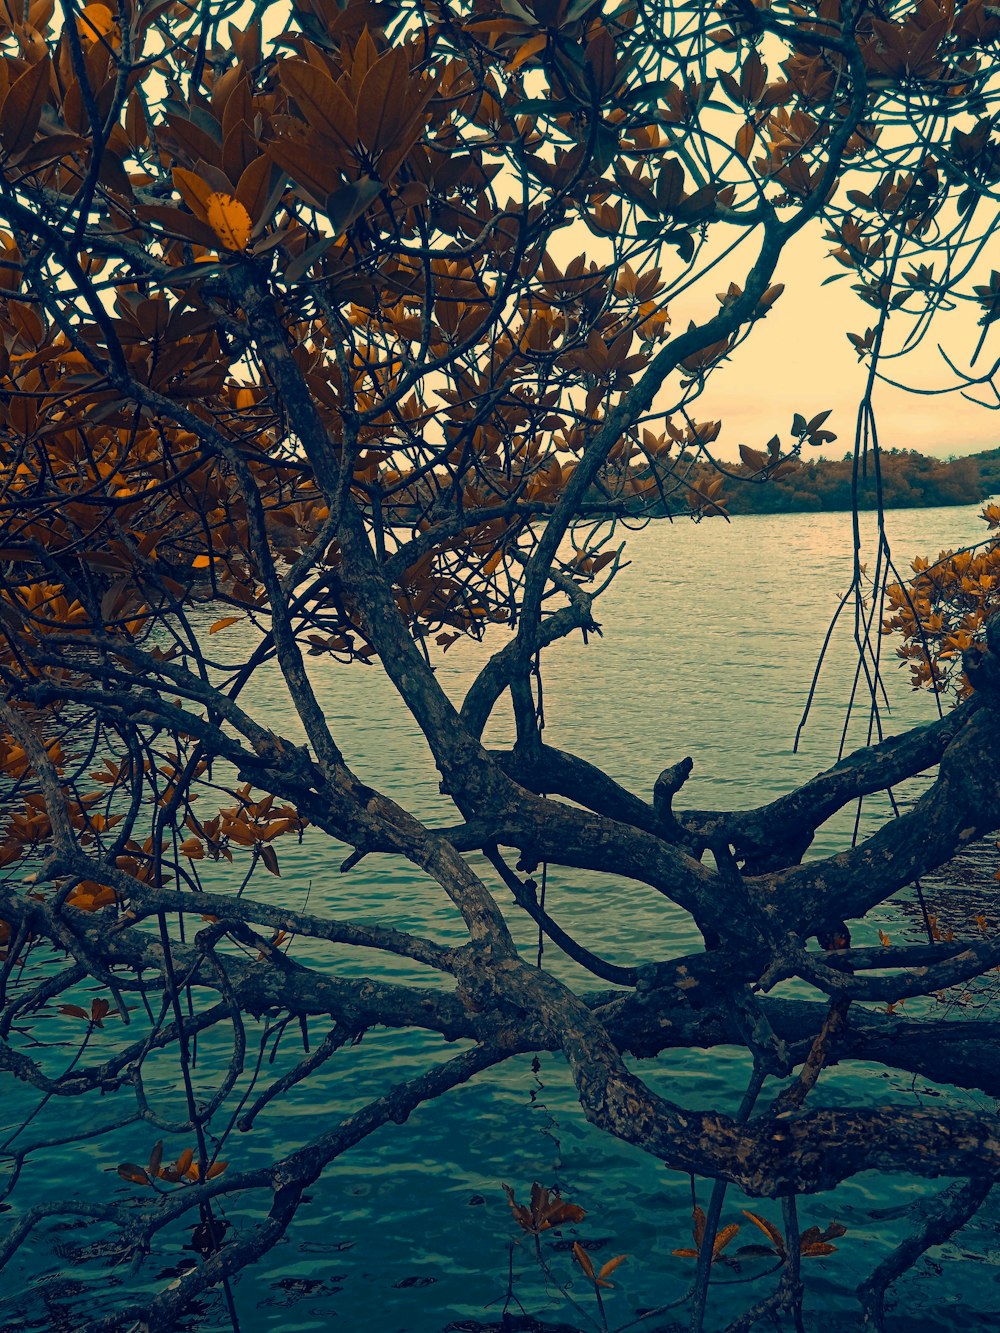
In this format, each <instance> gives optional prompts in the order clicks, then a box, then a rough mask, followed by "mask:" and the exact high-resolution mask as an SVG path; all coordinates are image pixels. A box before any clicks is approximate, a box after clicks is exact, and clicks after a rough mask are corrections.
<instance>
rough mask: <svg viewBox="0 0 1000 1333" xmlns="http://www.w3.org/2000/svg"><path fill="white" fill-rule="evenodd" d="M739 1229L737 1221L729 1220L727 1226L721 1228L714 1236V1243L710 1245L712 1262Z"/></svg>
mask: <svg viewBox="0 0 1000 1333" xmlns="http://www.w3.org/2000/svg"><path fill="white" fill-rule="evenodd" d="M739 1229H740V1225H739V1223H738V1222H730V1223H729V1225H728V1226H727V1227H723V1228H722V1230H721V1231H720V1232H719V1234H718V1235H717V1236H716V1238H715V1244H714V1245H713V1246H712V1261H713V1263H714V1261H715V1260H716V1259H717V1258H718V1256H719V1255H720V1254H721V1253H722V1251H723V1250H724V1249H725V1248H726V1246H727V1245H728V1244H729V1242H730V1241H731V1240H732V1238H733V1237H734V1236H735V1235H736V1233H737V1232H738V1231H739Z"/></svg>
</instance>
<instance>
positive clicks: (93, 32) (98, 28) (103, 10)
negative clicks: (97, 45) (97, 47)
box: [76, 4, 117, 45]
mask: <svg viewBox="0 0 1000 1333" xmlns="http://www.w3.org/2000/svg"><path fill="white" fill-rule="evenodd" d="M114 28H115V16H114V15H113V14H112V12H111V10H110V9H109V8H108V7H107V5H101V4H94V5H87V7H86V8H85V9H84V10H83V11H82V13H81V14H80V15H79V16H78V18H77V20H76V30H77V32H78V33H79V34H80V37H81V38H82V39H83V41H85V42H96V41H99V40H100V39H101V38H102V37H107V36H109V35H110V34H111V33H113V32H114ZM116 45H117V43H116Z"/></svg>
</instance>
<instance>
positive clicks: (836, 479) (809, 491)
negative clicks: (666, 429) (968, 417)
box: [689, 449, 1000, 514]
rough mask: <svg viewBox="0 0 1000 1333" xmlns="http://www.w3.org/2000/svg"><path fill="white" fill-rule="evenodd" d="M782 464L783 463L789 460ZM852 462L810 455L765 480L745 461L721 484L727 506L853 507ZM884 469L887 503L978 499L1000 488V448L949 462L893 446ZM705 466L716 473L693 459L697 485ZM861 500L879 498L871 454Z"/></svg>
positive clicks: (782, 509)
mask: <svg viewBox="0 0 1000 1333" xmlns="http://www.w3.org/2000/svg"><path fill="white" fill-rule="evenodd" d="M781 466H782V469H784V467H785V466H786V465H785V464H782V465H781ZM853 467H854V463H853V459H852V457H851V455H850V454H848V455H846V456H845V457H844V458H840V459H829V458H819V459H816V460H813V459H810V460H808V461H802V463H801V464H800V465H799V466H798V467H796V468H793V469H791V470H790V471H788V472H786V473H784V475H782V476H779V477H775V476H771V477H768V478H767V479H766V480H765V479H764V476H763V474H761V473H757V474H755V473H754V472H753V470H752V469H751V468H749V467H747V466H746V465H745V464H739V465H737V466H736V467H735V468H734V469H732V471H733V472H735V473H736V474H737V475H736V476H730V477H728V478H727V479H726V481H725V483H724V486H723V489H722V499H723V503H724V506H725V511H726V512H727V513H729V514H786V513H792V512H795V511H802V510H807V511H808V510H812V511H828V510H838V509H850V508H851V503H852V496H851V476H852V472H853ZM880 469H881V479H882V501H883V504H884V505H885V507H886V508H887V509H903V508H908V507H916V508H927V507H930V506H932V505H952V504H977V503H978V502H979V501H980V500H983V499H985V498H986V497H987V496H989V495H994V494H996V493H997V492H998V491H1000V449H991V450H988V451H986V452H984V453H979V454H970V455H968V456H967V457H965V458H955V459H952V460H951V461H949V462H942V461H941V460H940V459H936V458H928V457H927V456H926V455H925V454H920V453H917V452H916V450H913V449H892V450H887V451H885V452H883V453H882V454H881V455H880ZM702 470H704V473H705V479H706V481H707V480H708V479H709V477H711V476H715V475H716V474H715V473H714V472H711V471H710V470H709V469H708V468H707V467H704V468H703V465H701V464H695V465H694V467H693V470H692V472H691V474H689V476H690V481H691V483H693V486H694V488H695V489H699V481H700V476H701V471H702ZM742 478H745V480H742ZM858 502H859V504H860V507H861V508H862V509H873V508H875V506H876V503H877V496H876V485H875V475H874V469H873V467H872V464H871V460H870V459H869V462H868V467H867V473H866V475H859V478H858Z"/></svg>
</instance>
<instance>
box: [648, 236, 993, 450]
mask: <svg viewBox="0 0 1000 1333" xmlns="http://www.w3.org/2000/svg"><path fill="white" fill-rule="evenodd" d="M829 250H830V244H829V242H826V241H824V240H823V239H822V237H821V236H820V235H819V234H817V232H815V231H814V232H811V233H808V234H804V235H800V236H799V237H797V238H796V239H795V241H794V242H793V244H792V245H791V246H790V247H789V250H788V251H786V253H785V254H784V255H783V256H782V260H781V263H780V265H779V268H778V271H777V274H776V278H777V280H778V281H781V282H784V284H785V291H784V293H783V294H782V296H781V297H780V299H779V300H778V301H777V303H776V304H775V305H774V306H773V307H772V309H771V311H770V313H769V314H768V316H767V318H766V319H765V320H763V321H762V322H761V323H759V324H758V325H757V326H756V327H755V329H754V330H753V332H752V334H751V336H750V338H749V340H748V341H747V342H746V343H744V344H743V345H742V346H741V347H740V348H738V349H737V351H736V352H735V353H734V356H733V359H732V362H731V363H729V364H728V365H724V366H722V367H720V368H719V370H718V371H717V372H716V373H715V374H714V375H713V376H712V378H711V380H710V382H709V386H708V388H707V389H706V391H705V394H704V396H703V397H702V398H701V400H700V401H699V404H698V406H697V408H696V409H695V413H694V414H695V415H696V417H697V418H698V420H700V421H705V420H709V419H711V420H716V419H719V418H721V419H722V421H723V430H722V433H721V435H720V437H719V441H718V446H717V449H718V454H719V456H720V457H722V458H725V459H734V458H735V457H736V456H737V450H738V446H739V445H740V444H749V445H751V446H753V447H757V448H759V447H760V446H761V445H762V444H764V443H766V441H767V440H768V439H769V438H770V437H771V435H773V434H775V433H778V434H781V436H782V440H783V443H785V444H787V443H788V442H789V434H788V431H789V427H790V425H791V419H792V413H793V412H796V411H798V412H801V413H802V414H803V415H804V416H805V417H807V418H809V417H811V416H813V415H815V414H816V413H817V412H821V411H824V410H825V409H827V408H832V409H833V412H832V415H831V417H830V419H829V420H828V421H827V422H826V428H828V429H830V430H834V431H836V432H837V435H838V439H837V440H836V442H835V443H833V444H830V445H828V446H826V448H825V449H824V452H825V453H826V454H827V455H828V456H830V457H837V458H839V457H842V456H843V455H844V453H846V452H847V451H848V450H849V449H851V448H852V445H853V438H854V428H855V421H856V418H857V405H858V401H859V399H860V397H861V396H862V394H863V393H864V386H865V381H866V377H867V366H866V365H863V364H859V362H858V359H857V354H856V353H855V351H854V348H853V347H852V346H851V344H850V342H849V341H848V339H847V336H846V334H847V332H848V331H851V332H853V333H860V334H863V333H864V331H865V329H866V328H867V327H869V326H870V325H873V324H874V323H875V317H876V313H877V312H876V311H875V310H873V309H872V308H871V307H870V306H866V305H865V304H864V303H863V302H861V300H860V299H859V298H858V296H857V295H856V294H855V293H854V292H852V291H851V286H850V284H851V277H850V276H849V275H848V276H846V277H845V278H844V279H843V280H842V281H840V282H835V283H831V284H829V285H827V286H823V285H822V284H823V279H824V278H826V277H829V275H830V274H831V273H834V272H837V271H838V268H839V266H838V265H837V264H836V263H835V261H833V260H832V259H830V258H829ZM746 262H747V261H746V258H744V257H742V256H741V255H740V254H739V252H737V253H736V254H735V255H734V256H733V257H732V260H731V268H732V272H730V271H729V270H728V269H727V268H726V267H720V268H718V269H717V270H716V271H715V273H714V274H713V275H712V277H711V279H710V280H709V284H708V285H709V286H710V287H711V288H712V289H713V291H723V290H725V288H726V287H727V286H728V283H729V281H730V279H731V278H732V279H734V280H735V281H737V282H741V281H742V275H743V273H745V270H746ZM840 271H843V270H840ZM697 304H698V307H699V308H695V306H694V304H692V308H691V309H690V310H686V309H685V310H683V311H682V310H679V309H677V308H676V307H672V315H673V327H674V330H675V331H676V330H678V329H681V328H684V327H685V325H686V323H687V319H688V318H689V317H691V318H697V317H698V316H701V317H704V314H705V308H704V301H703V300H700V301H699V302H698V303H697ZM977 314H978V311H974V310H973V309H972V308H971V307H969V306H963V307H962V308H961V309H960V310H959V311H958V312H956V313H955V314H953V315H951V316H945V317H942V322H941V324H940V325H939V326H937V327H935V328H933V329H932V332H931V336H930V337H929V338H928V339H925V342H924V344H923V345H922V346H921V347H919V348H917V349H916V350H915V351H914V352H913V353H911V354H909V355H908V356H907V357H906V358H905V360H902V359H901V360H898V361H894V362H891V363H887V365H886V369H887V370H888V369H890V368H891V373H892V374H893V376H894V377H897V376H898V377H899V378H901V379H902V378H906V379H907V380H908V381H909V382H910V383H915V384H918V385H920V386H921V387H922V388H930V387H934V388H937V387H940V386H943V385H947V384H952V383H954V381H955V376H954V374H953V373H952V372H951V371H950V370H949V369H948V367H947V365H946V364H945V362H944V360H943V359H942V357H941V355H940V352H939V351H938V349H937V346H936V344H937V343H938V342H941V343H942V344H943V345H944V347H945V348H946V350H947V351H948V352H949V355H951V356H952V357H953V358H954V359H956V360H957V361H958V362H959V363H961V359H962V356H963V355H964V357H965V364H966V365H967V364H968V357H969V355H970V354H971V351H972V349H973V348H974V347H975V344H976V341H977V340H978V337H979V334H980V332H981V330H980V329H979V328H978V326H977V323H976V315H977ZM944 321H947V327H946V324H945V322H944ZM891 327H892V321H890V328H891ZM994 328H995V330H996V335H995V337H994V339H993V340H992V343H991V342H990V341H988V342H987V343H986V346H985V348H984V351H983V352H982V353H981V355H980V358H979V361H978V362H977V363H976V365H977V370H978V369H981V368H985V367H986V366H987V365H989V364H990V361H991V359H995V358H996V357H998V356H1000V323H998V324H996V325H995V326H994ZM903 332H904V330H903V329H902V328H901V329H900V333H901V334H902V333H903ZM984 396H986V397H988V394H986V395H984ZM874 406H875V414H876V421H877V424H878V430H879V442H880V444H881V445H882V447H883V448H885V449H892V448H897V449H917V450H919V451H920V452H921V453H927V454H932V455H935V456H938V457H950V456H961V455H963V454H968V453H975V452H977V451H979V450H982V449H993V448H996V447H997V446H1000V412H997V411H990V410H989V409H987V408H985V407H981V406H978V405H976V404H974V403H972V402H969V401H967V400H966V399H964V398H962V397H961V396H960V395H959V394H956V393H951V394H944V395H939V396H923V395H919V396H918V395H913V394H908V393H905V392H903V391H901V390H899V389H896V388H893V387H892V386H890V385H879V386H878V387H877V388H876V390H875V397H874Z"/></svg>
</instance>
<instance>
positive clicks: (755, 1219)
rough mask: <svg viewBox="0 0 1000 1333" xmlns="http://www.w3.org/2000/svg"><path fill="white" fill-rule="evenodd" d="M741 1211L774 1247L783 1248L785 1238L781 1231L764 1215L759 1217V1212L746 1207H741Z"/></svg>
mask: <svg viewBox="0 0 1000 1333" xmlns="http://www.w3.org/2000/svg"><path fill="white" fill-rule="evenodd" d="M742 1212H743V1216H744V1217H748V1218H749V1219H750V1221H751V1222H752V1223H753V1224H754V1226H755V1227H759V1228H760V1229H761V1231H763V1233H764V1235H765V1236H766V1237H767V1238H768V1240H769V1241H770V1242H771V1244H772V1245H773V1246H774V1247H775V1249H777V1250H782V1251H783V1250H784V1248H785V1238H784V1236H782V1234H781V1232H780V1231H779V1230H778V1228H777V1227H776V1226H774V1225H773V1224H772V1223H771V1222H769V1221H768V1220H767V1218H766V1217H761V1216H760V1214H759V1213H751V1212H750V1211H749V1210H748V1209H746V1208H744V1209H742Z"/></svg>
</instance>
